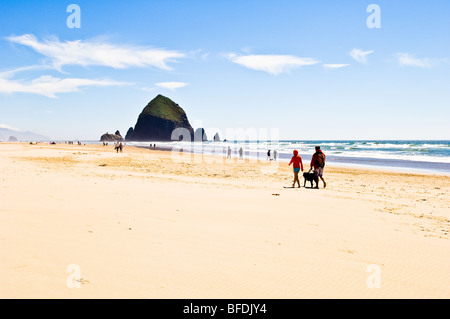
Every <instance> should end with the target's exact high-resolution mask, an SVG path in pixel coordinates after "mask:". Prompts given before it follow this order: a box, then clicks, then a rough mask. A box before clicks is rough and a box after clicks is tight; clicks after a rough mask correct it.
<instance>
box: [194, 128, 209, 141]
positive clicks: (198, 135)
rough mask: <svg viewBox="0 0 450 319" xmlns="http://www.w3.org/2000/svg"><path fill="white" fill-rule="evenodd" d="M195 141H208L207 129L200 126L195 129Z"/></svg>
mask: <svg viewBox="0 0 450 319" xmlns="http://www.w3.org/2000/svg"><path fill="white" fill-rule="evenodd" d="M194 141H196V142H207V141H208V137H207V136H206V132H205V129H203V128H198V129H196V130H195V133H194Z"/></svg>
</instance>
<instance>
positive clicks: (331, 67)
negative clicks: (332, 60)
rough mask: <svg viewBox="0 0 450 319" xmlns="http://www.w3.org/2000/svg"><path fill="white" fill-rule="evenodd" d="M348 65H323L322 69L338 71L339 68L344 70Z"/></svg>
mask: <svg viewBox="0 0 450 319" xmlns="http://www.w3.org/2000/svg"><path fill="white" fill-rule="evenodd" d="M349 65H350V64H323V67H324V68H325V69H340V68H344V67H346V66H349Z"/></svg>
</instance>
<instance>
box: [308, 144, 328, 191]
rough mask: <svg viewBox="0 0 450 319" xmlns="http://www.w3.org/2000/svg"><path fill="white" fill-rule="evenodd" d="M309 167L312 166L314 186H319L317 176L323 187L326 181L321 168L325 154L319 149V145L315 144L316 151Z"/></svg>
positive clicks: (323, 165) (323, 164)
mask: <svg viewBox="0 0 450 319" xmlns="http://www.w3.org/2000/svg"><path fill="white" fill-rule="evenodd" d="M310 166H311V169H313V168H314V181H315V182H316V187H315V188H319V177H320V179H321V180H322V182H323V188H325V187H327V183H326V182H325V180H324V179H323V168H324V167H325V154H324V153H323V152H322V150H321V149H320V146H316V152H315V153H314V155H313V157H312V159H311V165H310Z"/></svg>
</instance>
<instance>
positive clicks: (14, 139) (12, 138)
mask: <svg viewBox="0 0 450 319" xmlns="http://www.w3.org/2000/svg"><path fill="white" fill-rule="evenodd" d="M18 141H19V140H18V139H17V137H15V136H10V137H9V138H8V142H9V143H16V142H18Z"/></svg>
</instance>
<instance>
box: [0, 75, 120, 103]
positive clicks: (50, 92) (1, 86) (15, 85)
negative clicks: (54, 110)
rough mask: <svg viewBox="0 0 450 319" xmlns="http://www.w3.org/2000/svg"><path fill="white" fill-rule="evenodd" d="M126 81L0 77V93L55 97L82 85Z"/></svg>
mask: <svg viewBox="0 0 450 319" xmlns="http://www.w3.org/2000/svg"><path fill="white" fill-rule="evenodd" d="M126 84H127V83H122V82H115V81H111V80H90V79H77V78H66V79H60V78H55V77H52V76H49V75H44V76H41V77H39V78H37V79H34V80H32V81H28V82H25V81H20V80H9V79H6V78H1V77H0V93H4V94H13V93H30V94H38V95H43V96H47V97H50V98H55V97H56V94H59V93H69V92H78V91H79V90H80V88H82V87H89V86H116V85H126Z"/></svg>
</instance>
